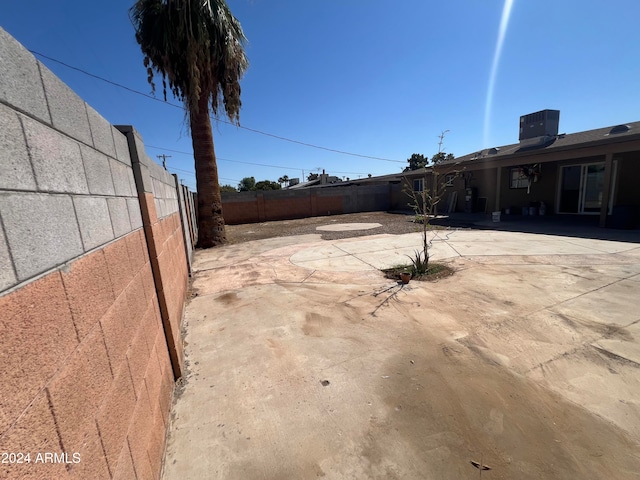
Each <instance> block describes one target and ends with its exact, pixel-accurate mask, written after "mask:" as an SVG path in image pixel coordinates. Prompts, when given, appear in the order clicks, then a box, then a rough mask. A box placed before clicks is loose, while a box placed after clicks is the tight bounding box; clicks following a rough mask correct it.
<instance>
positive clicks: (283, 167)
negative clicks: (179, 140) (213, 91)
mask: <svg viewBox="0 0 640 480" xmlns="http://www.w3.org/2000/svg"><path fill="white" fill-rule="evenodd" d="M145 147H147V148H155V149H157V150H166V151H167V152H172V153H181V154H183V155H189V156H191V155H193V153H191V152H183V151H181V150H171V149H170V148H163V147H156V146H155V145H145ZM157 156H158V157H161V156H162V155H157ZM169 156H170V155H167V157H169ZM216 160H220V161H222V162H231V163H243V164H246V165H257V166H259V167H271V168H279V169H283V170H303V169H302V168H298V167H285V166H284V165H272V164H267V163H255V162H244V161H242V160H231V159H229V158H223V157H218V156H217V155H216ZM304 170H314V169H313V168H305V169H304ZM332 173H348V174H350V175H368V174H367V173H364V172H338V171H332Z"/></svg>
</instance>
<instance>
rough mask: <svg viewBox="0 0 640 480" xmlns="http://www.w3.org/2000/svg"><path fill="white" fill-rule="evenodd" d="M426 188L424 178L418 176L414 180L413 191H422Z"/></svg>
mask: <svg viewBox="0 0 640 480" xmlns="http://www.w3.org/2000/svg"><path fill="white" fill-rule="evenodd" d="M423 190H424V179H423V178H416V179H415V180H414V181H413V191H414V192H421V191H423Z"/></svg>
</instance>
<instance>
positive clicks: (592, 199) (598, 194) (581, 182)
mask: <svg viewBox="0 0 640 480" xmlns="http://www.w3.org/2000/svg"><path fill="white" fill-rule="evenodd" d="M604 168H605V167H604V162H601V163H590V164H583V165H569V166H566V167H562V170H561V176H560V202H559V205H558V207H559V208H558V212H560V213H579V214H586V215H589V214H598V213H600V208H601V207H602V195H603V194H604ZM615 172H616V162H615V161H614V162H613V172H612V173H613V175H611V195H610V196H609V200H610V201H609V206H608V207H609V213H611V206H612V204H613V186H614V181H615Z"/></svg>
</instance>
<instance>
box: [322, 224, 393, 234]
mask: <svg viewBox="0 0 640 480" xmlns="http://www.w3.org/2000/svg"><path fill="white" fill-rule="evenodd" d="M381 226H382V224H380V223H356V222H353V223H334V224H332V225H321V226H319V227H316V230H320V231H322V232H352V231H355V230H372V229H374V228H379V227H381Z"/></svg>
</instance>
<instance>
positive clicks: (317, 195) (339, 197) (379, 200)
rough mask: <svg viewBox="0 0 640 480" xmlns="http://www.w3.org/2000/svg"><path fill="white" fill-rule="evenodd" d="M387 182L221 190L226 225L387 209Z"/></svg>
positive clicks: (389, 204) (388, 199) (388, 190)
mask: <svg viewBox="0 0 640 480" xmlns="http://www.w3.org/2000/svg"><path fill="white" fill-rule="evenodd" d="M391 202H392V196H391V194H390V188H389V186H388V185H373V186H358V185H350V186H347V187H327V188H307V189H301V190H273V191H264V192H263V191H255V192H237V193H225V192H223V193H222V210H223V212H224V221H225V223H226V224H228V225H237V224H241V223H255V222H265V221H271V220H289V219H294V218H307V217H316V216H321V215H339V214H342V213H356V212H369V211H376V210H390V209H391V205H392V203H391Z"/></svg>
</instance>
